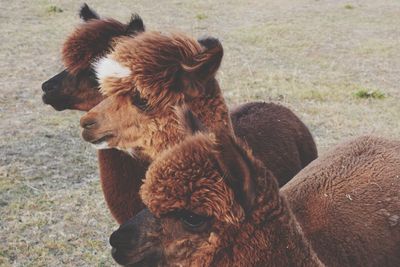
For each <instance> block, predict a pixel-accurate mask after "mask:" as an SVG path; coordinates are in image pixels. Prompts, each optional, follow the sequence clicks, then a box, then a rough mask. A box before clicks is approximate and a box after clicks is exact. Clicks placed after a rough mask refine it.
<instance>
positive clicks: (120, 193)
mask: <svg viewBox="0 0 400 267" xmlns="http://www.w3.org/2000/svg"><path fill="white" fill-rule="evenodd" d="M97 156H98V160H99V171H100V181H101V187H102V189H103V193H104V197H105V200H106V203H107V205H108V208H109V210H110V212H111V214H112V215H113V217H114V218H115V220H116V221H117V222H118V223H119V224H122V223H124V222H126V221H127V220H128V219H129V218H132V217H133V216H134V215H136V214H137V213H138V212H139V211H140V210H142V209H143V205H142V200H141V199H140V197H139V195H138V194H137V192H138V191H139V188H140V185H141V184H142V182H141V178H143V177H144V174H145V171H146V170H147V166H148V163H147V162H142V161H141V160H137V159H134V158H132V157H131V156H129V155H127V154H126V153H124V152H121V151H119V150H116V149H107V150H99V151H98V155H97ZM127 200H129V201H127Z"/></svg>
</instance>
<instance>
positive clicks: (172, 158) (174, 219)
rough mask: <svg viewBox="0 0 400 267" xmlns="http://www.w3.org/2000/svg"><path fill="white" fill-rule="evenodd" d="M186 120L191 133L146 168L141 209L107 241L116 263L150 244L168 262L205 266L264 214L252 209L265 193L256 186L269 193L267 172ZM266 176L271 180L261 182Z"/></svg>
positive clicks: (137, 256) (225, 137)
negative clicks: (152, 237)
mask: <svg viewBox="0 0 400 267" xmlns="http://www.w3.org/2000/svg"><path fill="white" fill-rule="evenodd" d="M187 117H189V118H193V116H187ZM188 121H189V123H187V124H188V125H189V129H191V132H193V133H194V134H193V135H191V136H188V137H187V138H186V139H185V140H184V141H182V142H181V143H179V144H178V145H176V146H174V147H172V148H170V149H169V150H166V151H165V152H163V153H162V154H161V155H160V156H159V157H157V158H156V160H155V161H153V163H152V164H151V165H150V167H149V169H148V172H147V174H146V179H145V181H144V184H143V185H142V187H141V190H140V194H141V197H142V199H143V202H144V203H145V205H146V206H147V209H145V210H143V211H142V212H141V213H140V215H138V216H137V217H134V218H133V219H132V220H131V221H130V222H128V224H130V226H131V227H130V230H128V231H126V230H123V228H124V229H128V228H129V227H127V226H123V227H121V229H119V230H117V231H116V232H114V233H113V234H112V236H111V238H110V243H111V245H112V246H113V257H114V259H115V260H116V261H117V262H119V263H120V264H132V263H135V262H138V261H141V260H145V259H146V255H144V253H143V252H144V251H146V248H147V247H151V250H149V251H148V253H149V254H152V255H153V257H155V256H154V255H157V257H158V259H159V260H160V261H164V262H165V264H166V265H168V266H209V265H210V264H211V263H212V262H215V261H216V258H218V257H221V255H223V256H226V255H228V254H229V252H227V251H229V249H232V246H231V245H232V244H235V243H237V240H240V239H244V240H246V239H249V235H252V234H254V229H255V225H257V224H258V223H259V222H260V221H262V220H263V218H266V217H268V212H267V211H266V209H263V208H262V209H260V208H259V203H260V202H263V203H265V202H266V200H265V198H267V197H268V194H260V190H263V189H260V188H266V187H269V190H272V191H274V192H276V194H277V192H278V187H277V184H276V181H275V180H274V179H273V177H272V175H271V174H270V173H267V174H266V171H265V168H264V167H263V166H262V164H261V163H260V162H259V161H258V160H256V159H255V158H253V156H252V155H251V153H250V152H249V151H248V150H247V149H245V148H244V147H243V146H241V145H240V144H238V143H237V141H236V140H235V138H234V137H233V136H231V135H230V134H227V133H224V132H221V133H217V134H213V133H207V132H201V130H199V128H198V127H196V126H195V127H193V125H198V124H196V123H191V121H193V120H191V119H190V120H188ZM266 175H269V178H271V179H269V180H270V181H272V182H271V184H270V185H269V184H268V185H267V186H265V184H264V182H263V178H265V177H266ZM143 218H146V219H143ZM246 235H247V236H246ZM150 236H155V237H158V239H155V240H152V239H150V238H149V237H150ZM128 240H129V241H128ZM235 240H236V241H235ZM224 251H225V253H224ZM220 253H222V254H220ZM230 253H232V252H230ZM243 260H245V259H243Z"/></svg>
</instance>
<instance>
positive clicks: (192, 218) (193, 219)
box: [179, 212, 209, 231]
mask: <svg viewBox="0 0 400 267" xmlns="http://www.w3.org/2000/svg"><path fill="white" fill-rule="evenodd" d="M179 218H180V221H181V222H182V224H183V226H184V227H185V228H186V229H187V230H189V231H201V230H203V229H204V228H205V226H207V223H208V222H209V218H208V217H205V216H201V215H198V214H196V213H193V212H182V213H181V214H180V216H179Z"/></svg>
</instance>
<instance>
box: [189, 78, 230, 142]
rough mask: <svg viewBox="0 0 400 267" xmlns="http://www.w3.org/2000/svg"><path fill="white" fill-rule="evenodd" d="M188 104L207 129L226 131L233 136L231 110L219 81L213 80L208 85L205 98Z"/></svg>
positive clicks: (195, 99)
mask: <svg viewBox="0 0 400 267" xmlns="http://www.w3.org/2000/svg"><path fill="white" fill-rule="evenodd" d="M187 104H188V105H189V107H190V109H191V110H192V111H193V113H194V114H195V115H196V116H197V118H198V119H199V120H200V121H201V122H202V124H203V125H204V126H205V127H206V128H207V129H209V130H211V131H215V130H217V129H224V130H226V131H227V132H229V133H232V134H233V127H232V122H231V118H230V115H229V109H228V106H227V105H226V103H225V99H224V97H223V96H222V92H221V89H220V87H219V84H218V82H217V80H215V79H211V80H210V81H209V82H208V83H207V84H206V92H205V96H203V97H202V98H194V99H193V100H192V101H190V100H189V101H187Z"/></svg>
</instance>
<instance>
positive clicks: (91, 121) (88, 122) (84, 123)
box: [80, 116, 97, 129]
mask: <svg viewBox="0 0 400 267" xmlns="http://www.w3.org/2000/svg"><path fill="white" fill-rule="evenodd" d="M80 124H81V127H82V128H84V129H92V128H94V127H95V126H96V124H97V120H96V118H90V117H85V116H84V117H82V118H81V120H80Z"/></svg>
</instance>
